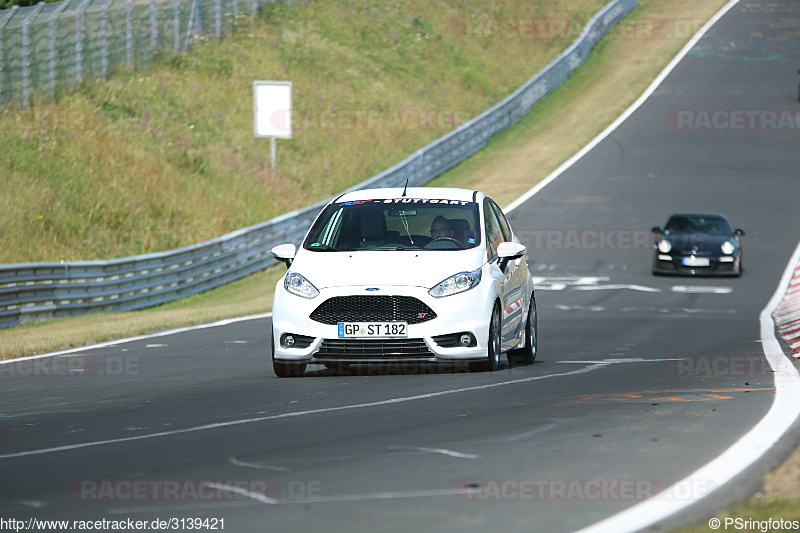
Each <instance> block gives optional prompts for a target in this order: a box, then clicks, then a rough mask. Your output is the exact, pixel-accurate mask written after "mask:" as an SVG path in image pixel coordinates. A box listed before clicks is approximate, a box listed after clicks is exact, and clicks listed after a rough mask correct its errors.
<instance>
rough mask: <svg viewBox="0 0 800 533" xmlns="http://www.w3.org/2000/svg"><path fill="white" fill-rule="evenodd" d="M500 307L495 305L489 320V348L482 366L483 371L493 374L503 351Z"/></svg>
mask: <svg viewBox="0 0 800 533" xmlns="http://www.w3.org/2000/svg"><path fill="white" fill-rule="evenodd" d="M501 320H502V319H501V317H500V305H499V304H495V306H494V309H492V318H491V319H490V320H489V343H488V344H489V346H488V347H487V350H486V351H487V352H488V353H487V355H488V356H489V357H488V358H487V360H486V363H485V364H484V370H486V371H487V372H494V371H495V370H497V369H498V367H499V366H500V354H501V353H502V351H503V348H502V339H501V338H500V335H501V331H502V329H501V327H502V323H501Z"/></svg>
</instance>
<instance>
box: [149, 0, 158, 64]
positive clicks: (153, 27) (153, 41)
mask: <svg viewBox="0 0 800 533" xmlns="http://www.w3.org/2000/svg"><path fill="white" fill-rule="evenodd" d="M156 48H158V20H157V19H156V0H150V57H151V58H152V57H153V56H154V55H155V53H156Z"/></svg>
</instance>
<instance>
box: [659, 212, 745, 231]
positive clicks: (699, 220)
mask: <svg viewBox="0 0 800 533" xmlns="http://www.w3.org/2000/svg"><path fill="white" fill-rule="evenodd" d="M691 233H703V234H706V235H730V234H731V233H732V231H731V227H730V225H728V221H727V220H725V219H724V218H722V217H715V216H701V215H691V216H686V215H681V216H673V217H670V219H669V220H668V221H667V225H666V228H665V229H664V235H681V234H684V235H686V234H691Z"/></svg>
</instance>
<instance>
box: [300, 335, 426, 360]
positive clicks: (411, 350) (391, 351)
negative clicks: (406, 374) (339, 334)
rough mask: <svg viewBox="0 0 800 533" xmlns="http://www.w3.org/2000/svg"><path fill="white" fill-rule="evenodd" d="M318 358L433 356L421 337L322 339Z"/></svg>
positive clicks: (317, 354)
mask: <svg viewBox="0 0 800 533" xmlns="http://www.w3.org/2000/svg"><path fill="white" fill-rule="evenodd" d="M314 357H318V358H330V357H340V358H346V359H359V358H364V359H366V358H370V357H410V358H414V357H433V353H431V351H430V350H428V346H427V345H426V344H425V341H424V340H423V339H324V340H323V341H322V346H321V347H320V349H319V351H318V352H317V353H316V354H314Z"/></svg>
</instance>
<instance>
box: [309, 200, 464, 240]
mask: <svg viewBox="0 0 800 533" xmlns="http://www.w3.org/2000/svg"><path fill="white" fill-rule="evenodd" d="M479 243H480V230H479V224H478V204H476V203H474V202H466V201H459V200H444V199H442V200H435V199H420V198H396V199H387V200H361V201H357V202H342V203H336V204H331V205H328V206H327V207H326V208H325V210H324V211H323V212H322V214H321V215H320V216H319V217H318V218H317V220H316V222H315V223H314V226H313V227H312V228H311V231H310V232H309V234H308V237H306V240H305V242H304V243H303V248H305V249H306V250H311V251H319V252H322V251H352V250H406V249H414V250H464V249H466V248H474V247H475V246H477V245H478V244H479Z"/></svg>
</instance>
